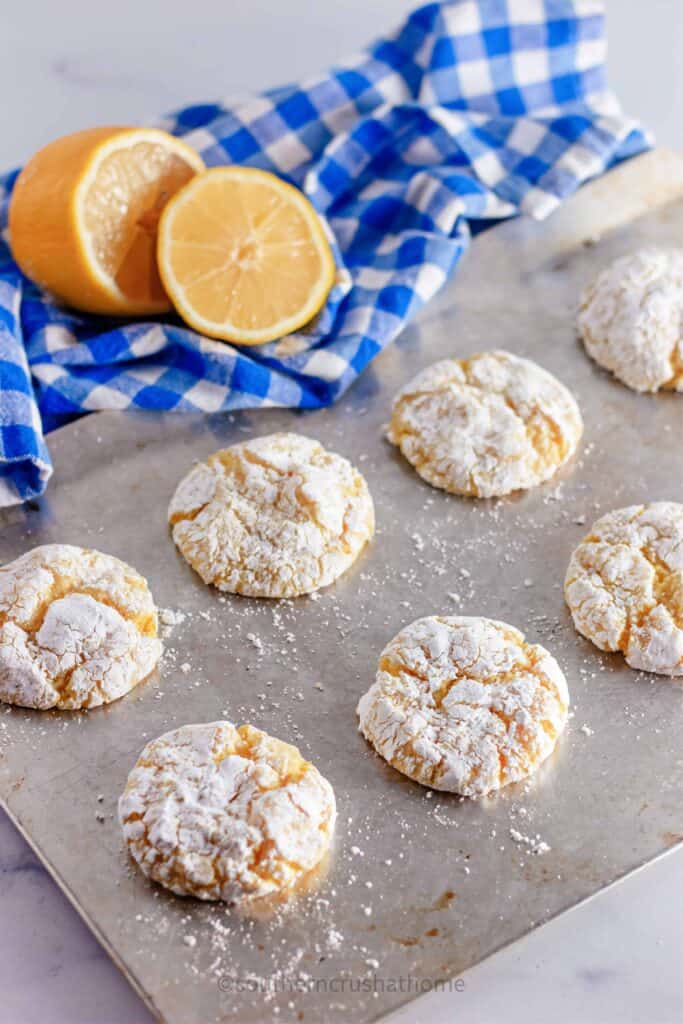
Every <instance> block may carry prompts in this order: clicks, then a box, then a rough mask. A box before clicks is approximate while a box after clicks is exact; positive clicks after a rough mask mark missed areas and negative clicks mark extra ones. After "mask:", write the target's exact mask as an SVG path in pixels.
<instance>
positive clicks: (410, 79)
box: [0, 0, 648, 504]
mask: <svg viewBox="0 0 683 1024" xmlns="http://www.w3.org/2000/svg"><path fill="white" fill-rule="evenodd" d="M604 31H605V30H604V18H603V13H602V5H601V4H600V3H597V2H596V0H454V2H452V3H441V4H439V3H433V4H429V5H428V6H426V7H422V8H420V9H419V10H417V11H415V13H414V14H412V15H411V16H410V17H409V18H408V20H407V21H406V22H405V24H404V25H402V26H401V28H400V29H399V30H398V31H397V32H395V33H394V34H392V35H390V36H387V37H386V38H384V39H380V40H379V41H378V42H376V43H375V44H374V45H373V46H371V47H370V49H368V50H367V51H365V52H363V53H361V54H360V55H359V56H356V57H355V58H353V59H351V60H348V61H346V62H345V63H343V64H340V65H338V66H336V67H334V68H332V70H331V71H329V72H328V73H326V74H324V75H321V76H320V77H317V78H314V79H311V80H309V81H306V82H304V83H303V84H301V85H291V86H287V87H285V88H281V89H274V90H271V91H269V92H267V93H264V94H263V95H262V96H258V97H252V98H247V99H236V100H230V101H228V102H226V103H220V104H206V105H200V106H192V107H188V108H186V109H184V110H180V111H179V112H178V113H176V114H174V115H172V116H171V117H169V118H167V119H166V120H165V121H164V122H163V124H162V127H165V128H167V129H168V130H170V131H172V132H174V133H175V134H177V135H180V136H182V137H183V138H184V139H185V141H186V142H188V143H189V144H190V145H191V146H194V147H195V148H196V149H198V150H199V152H200V153H201V154H202V156H203V158H204V160H205V161H206V163H207V164H209V165H215V164H227V163H240V164H247V165H250V166H256V167H263V168H267V169H268V170H270V171H274V172H275V173H276V174H279V175H282V176H283V177H285V178H287V179H289V180H290V181H292V182H294V183H295V184H296V185H298V186H299V187H300V188H302V189H303V190H304V191H305V192H306V194H307V195H308V196H309V198H310V199H311V201H312V202H313V204H314V205H315V207H316V209H317V210H318V211H319V213H320V214H321V215H322V216H323V217H324V218H326V222H327V225H328V226H329V229H330V231H331V234H332V236H333V239H334V241H333V247H334V254H335V257H336V261H337V267H338V275H337V281H336V284H335V286H334V288H333V290H332V292H331V294H330V297H329V299H328V301H327V304H326V306H325V308H324V310H323V311H322V313H321V315H320V316H319V318H318V319H317V321H316V322H315V323H314V325H313V326H312V327H311V328H309V329H308V330H305V331H302V332H300V333H298V334H296V335H292V336H290V337H288V338H286V339H284V340H282V341H280V342H272V343H270V344H267V345H263V346H260V347H258V348H256V349H254V348H247V349H242V350H238V349H235V348H233V347H231V346H229V345H225V344H222V343H220V342H216V341H211V340H209V339H207V338H204V337H202V336H200V335H199V334H196V333H194V332H193V331H191V330H189V329H187V328H186V327H184V326H183V325H182V324H181V323H180V321H179V320H177V319H175V318H173V317H168V318H162V319H160V320H157V321H154V322H137V323H131V322H122V321H115V320H107V319H103V318H98V317H90V316H80V315H77V314H75V313H73V312H71V311H68V310H65V309H61V308H60V307H59V306H57V305H56V304H55V303H54V302H53V301H52V300H51V299H50V297H49V296H48V295H46V294H44V293H41V292H40V291H39V290H38V289H37V288H36V287H35V286H34V285H32V284H31V283H30V282H29V281H27V280H26V279H25V278H23V277H22V275H21V273H20V272H19V270H18V268H17V267H16V265H15V264H14V263H13V261H12V258H11V255H10V251H9V248H8V246H7V244H6V243H7V241H8V239H7V231H6V225H7V208H8V201H9V197H10V194H11V190H12V183H13V181H14V179H15V176H16V172H15V173H12V174H9V175H7V176H6V177H5V178H3V179H0V229H2V238H3V239H4V240H5V244H3V243H1V242H0V504H10V503H13V502H18V501H23V500H26V499H27V498H30V497H34V496H36V495H39V494H41V493H42V492H43V491H44V489H45V487H46V485H47V482H48V479H49V476H50V473H51V464H50V457H49V453H48V450H47V446H46V444H45V439H44V432H47V431H49V430H51V429H53V428H54V427H56V426H59V425H61V424H63V423H66V422H68V421H69V420H70V419H72V418H74V417H75V416H77V415H80V414H82V413H86V412H90V411H92V410H96V409H128V408H133V407H135V408H143V409H172V410H179V411H197V410H199V411H202V412H217V411H221V410H229V409H240V408H246V407H254V406H290V407H296V408H309V409H310V408H316V407H320V406H324V405H327V404H329V403H331V402H333V401H334V400H335V399H336V398H338V397H339V396H340V395H341V394H342V393H343V392H344V390H345V389H346V388H348V387H349V385H350V384H351V383H353V381H354V380H355V379H356V377H357V376H358V374H359V373H361V371H362V370H363V369H364V368H365V367H366V366H367V364H368V363H369V362H370V360H371V359H372V358H373V357H374V356H375V355H377V353H378V352H379V351H380V350H381V349H382V348H384V347H385V346H386V345H388V344H389V343H390V342H391V341H392V340H393V339H394V338H395V337H396V335H397V334H398V333H399V331H400V330H401V329H402V328H403V327H404V326H405V324H406V323H407V321H408V320H409V319H410V318H411V317H412V316H414V315H415V313H416V312H417V311H418V309H420V307H421V306H422V305H423V304H424V303H425V302H426V301H427V300H428V299H429V298H431V296H432V295H434V293H435V292H436V290H437V289H438V288H439V287H440V286H441V285H442V284H443V282H444V281H445V280H446V278H447V277H448V276H449V275H450V274H451V273H452V272H453V269H454V268H455V266H456V264H457V262H458V260H459V258H460V256H461V255H462V253H463V250H464V249H465V248H466V246H467V243H468V238H469V234H470V225H469V223H468V222H472V221H474V222H476V226H477V227H481V226H482V222H486V221H493V220H496V219H499V218H503V217H509V216H512V215H513V214H517V213H519V212H523V213H526V214H530V215H531V216H533V217H537V218H541V217H545V216H547V215H548V214H549V213H550V212H551V211H552V210H553V209H554V208H555V207H556V206H557V205H558V203H560V202H561V201H562V199H564V197H565V196H568V195H569V194H570V193H572V192H574V191H575V189H576V188H577V187H578V186H579V185H581V183H582V182H584V181H586V180H587V179H588V178H591V177H594V176H595V175H597V174H600V173H601V172H603V171H604V170H605V169H606V168H608V167H610V166H611V165H612V164H614V163H615V162H617V161H620V160H623V159H625V158H626V157H629V156H632V155H634V154H636V153H638V152H640V151H642V150H643V149H645V148H646V147H647V145H648V141H647V138H646V136H645V135H644V133H643V132H642V131H641V130H640V128H639V127H638V126H637V124H636V123H635V122H633V121H631V120H629V119H627V118H625V117H624V116H623V115H622V114H621V112H620V109H619V106H618V104H617V102H616V100H615V99H614V97H613V96H612V94H611V93H610V92H609V91H608V89H607V83H606V76H605V66H604V61H605V49H606V46H605V34H604Z"/></svg>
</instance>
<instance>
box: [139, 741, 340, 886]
mask: <svg viewBox="0 0 683 1024" xmlns="http://www.w3.org/2000/svg"><path fill="white" fill-rule="evenodd" d="M335 815H336V809H335V800H334V793H333V791H332V787H331V786H330V784H329V782H327V780H326V779H324V778H323V777H322V775H320V773H319V772H318V770H317V769H316V768H315V767H314V766H313V765H312V764H310V763H309V762H308V761H305V760H304V759H303V758H302V757H301V754H300V753H299V751H298V750H297V748H296V747H293V746H290V745H289V744H288V743H283V742H282V741H281V740H277V739H274V738H273V737H272V736H269V735H268V734H267V733H264V732H261V731H260V730H258V729H255V728H253V727H252V726H250V725H242V726H239V728H237V727H235V726H234V725H232V723H230V722H211V723H209V724H206V725H184V726H182V727H181V728H180V729H175V730H173V732H168V733H166V734H165V735H163V736H160V737H159V738H158V739H155V740H153V741H152V742H151V743H148V744H147V746H146V747H145V749H144V750H143V752H142V754H141V755H140V757H139V759H138V761H137V764H136V765H135V767H134V768H133V770H132V772H131V773H130V775H129V776H128V782H127V784H126V788H125V790H124V792H123V795H122V796H121V798H120V800H119V820H120V822H121V827H122V828H123V834H124V837H125V840H126V842H127V844H128V848H129V850H130V853H131V855H132V856H133V857H134V859H135V860H136V861H137V863H138V864H139V866H140V868H141V869H142V871H143V872H144V873H145V874H146V875H147V876H148V877H149V878H152V879H154V880H155V881H156V882H159V883H161V885H164V886H165V887H166V888H167V889H170V890H171V891H172V892H174V893H177V894H178V895H180V896H196V897H197V898H198V899H202V900H225V901H227V902H229V903H240V904H245V903H248V902H249V901H250V900H252V899H257V898H261V897H265V896H270V895H274V894H278V895H283V894H284V895H286V894H288V893H290V892H292V891H294V890H295V889H296V888H297V886H298V885H299V884H300V883H301V882H302V881H303V879H304V877H305V875H306V874H307V873H309V872H311V871H312V870H313V869H314V868H315V867H316V866H317V865H318V864H319V863H320V861H321V860H322V858H323V857H324V856H325V854H326V853H327V851H328V849H329V847H330V843H331V840H332V835H333V831H334V822H335Z"/></svg>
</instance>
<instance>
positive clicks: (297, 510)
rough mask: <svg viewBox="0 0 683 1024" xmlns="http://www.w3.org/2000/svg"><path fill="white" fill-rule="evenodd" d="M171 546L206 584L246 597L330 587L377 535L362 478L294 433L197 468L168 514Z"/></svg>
mask: <svg viewBox="0 0 683 1024" xmlns="http://www.w3.org/2000/svg"><path fill="white" fill-rule="evenodd" d="M168 517H169V522H170V524H171V527H172V530H173V539H174V541H175V543H176V544H177V546H178V548H179V549H180V551H181V552H182V554H183V556H184V557H185V559H186V560H187V561H188V562H189V564H190V565H191V566H192V568H193V569H195V570H196V572H198V573H199V575H200V576H201V578H202V579H203V580H204V582H205V583H213V585H214V586H216V587H218V589H219V590H227V591H230V592H232V593H235V594H245V595H248V596H249V597H273V598H282V597H296V596H297V595H299V594H309V593H311V592H312V591H314V590H318V589H319V588H320V587H326V586H327V585H328V584H330V583H332V582H333V581H334V580H336V579H337V577H338V576H341V574H342V573H343V572H345V571H346V570H347V569H348V568H349V566H351V565H352V564H353V562H355V560H356V558H357V557H358V555H359V554H360V552H361V551H362V549H363V547H364V546H365V544H366V543H367V542H368V540H369V539H370V538H371V537H372V535H373V533H374V529H375V513H374V508H373V504H372V498H371V497H370V492H369V490H368V486H367V484H366V482H365V480H364V479H363V477H362V476H361V474H360V473H359V472H358V471H357V470H356V469H354V467H353V466H352V465H351V463H350V462H347V460H346V459H343V458H342V457H341V456H340V455H335V454H334V453H333V452H328V451H326V450H325V449H324V448H323V447H322V445H321V444H319V443H318V442H317V441H312V440H310V438H307V437H302V436H301V435H299V434H270V435H267V436H265V437H258V438H256V439H254V440H253V441H246V442H243V443H241V444H235V445H232V446H231V447H230V448H225V449H223V451H219V452H215V454H213V455H210V456H209V458H208V459H207V460H206V462H200V463H198V464H197V465H196V466H195V467H194V468H193V469H192V470H191V471H190V472H189V473H188V475H187V476H186V477H185V478H184V479H183V480H182V481H181V482H180V484H179V485H178V488H177V490H176V492H175V494H174V495H173V498H172V499H171V504H170V507H169V512H168Z"/></svg>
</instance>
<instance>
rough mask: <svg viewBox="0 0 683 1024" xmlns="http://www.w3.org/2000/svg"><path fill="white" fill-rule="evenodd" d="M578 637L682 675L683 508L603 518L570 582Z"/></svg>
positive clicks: (662, 504) (664, 504)
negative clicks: (579, 634) (579, 635)
mask: <svg viewBox="0 0 683 1024" xmlns="http://www.w3.org/2000/svg"><path fill="white" fill-rule="evenodd" d="M564 592H565V597H566V599H567V604H568V605H569V608H570V610H571V613H572V617H573V619H574V625H575V626H576V628H577V629H578V631H579V633H581V634H583V636H585V637H587V638H588V639H589V640H592V641H593V643H594V644H595V645H596V647H599V648H600V650H601V651H622V652H623V654H624V657H625V658H626V661H627V662H628V664H629V665H631V667H632V668H636V669H642V670H643V671H645V672H657V673H659V674H661V675H667V676H680V675H683V505H679V504H677V503H676V502H673V501H658V502H653V503H652V504H650V505H631V506H629V507H628V508H621V509H617V510H616V511H614V512H609V513H608V514H607V515H605V516H603V517H602V518H601V519H599V520H598V521H597V522H596V523H595V525H594V526H593V528H592V530H591V532H590V533H589V534H588V536H586V537H584V539H583V540H582V541H581V543H580V544H579V546H578V548H577V549H576V551H575V552H574V554H573V555H572V557H571V561H570V563H569V568H568V569H567V576H566V579H565V584H564Z"/></svg>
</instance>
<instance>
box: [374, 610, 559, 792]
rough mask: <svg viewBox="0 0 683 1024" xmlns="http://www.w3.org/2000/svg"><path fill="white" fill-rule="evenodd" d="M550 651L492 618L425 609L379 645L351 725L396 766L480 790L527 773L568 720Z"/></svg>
mask: <svg viewBox="0 0 683 1024" xmlns="http://www.w3.org/2000/svg"><path fill="white" fill-rule="evenodd" d="M568 705H569V694H568V692H567V683H566V681H565V678H564V675H563V674H562V671H561V670H560V667H559V666H558V664H557V662H556V661H555V659H554V658H553V657H552V655H551V654H549V653H548V651H546V650H545V648H544V647H541V646H540V645H539V644H529V643H527V642H526V641H525V639H524V637H523V636H522V634H521V633H520V632H519V630H517V629H515V628H514V627H513V626H508V625H507V624H506V623H504V622H496V621H494V620H493V619H483V618H470V617H466V616H451V617H448V618H443V617H439V616H429V617H428V618H424V619H418V620H417V621H416V622H413V623H412V624H411V625H410V626H406V627H405V628H404V629H402V630H401V632H400V633H398V634H397V635H396V636H395V637H394V639H393V640H392V641H391V643H390V644H388V646H387V647H385V649H384V651H383V652H382V656H381V658H380V661H379V667H378V670H377V677H376V679H375V682H374V683H373V685H372V686H371V687H370V689H369V690H368V692H367V693H366V694H364V696H363V697H361V699H360V702H359V704H358V715H359V718H360V731H361V732H362V733H363V735H364V736H365V738H366V739H367V740H369V741H370V743H372V745H373V746H374V748H375V750H376V751H377V752H378V753H379V754H381V755H382V757H383V758H384V759H385V760H386V761H388V762H389V764H390V765H392V766H393V767H394V768H396V769H398V771H400V772H403V774H404V775H407V776H408V777H409V778H411V779H414V780H415V781H416V782H421V783H422V785H423V786H429V787H430V788H432V789H441V790H446V791H447V792H450V793H460V794H462V795H463V796H470V797H479V796H483V795H484V794H486V793H489V792H491V791H492V790H495V789H500V788H501V787H502V786H506V785H508V783H510V782H518V781H519V780H520V779H525V778H527V777H528V776H529V775H531V774H532V773H533V772H534V771H535V770H536V769H537V768H538V766H539V765H540V763H541V762H542V761H543V760H545V758H546V757H548V755H549V754H550V753H551V752H552V750H553V749H554V747H555V743H556V741H557V738H558V736H559V735H560V733H561V732H562V730H563V729H564V726H565V723H566V721H567V708H568Z"/></svg>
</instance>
